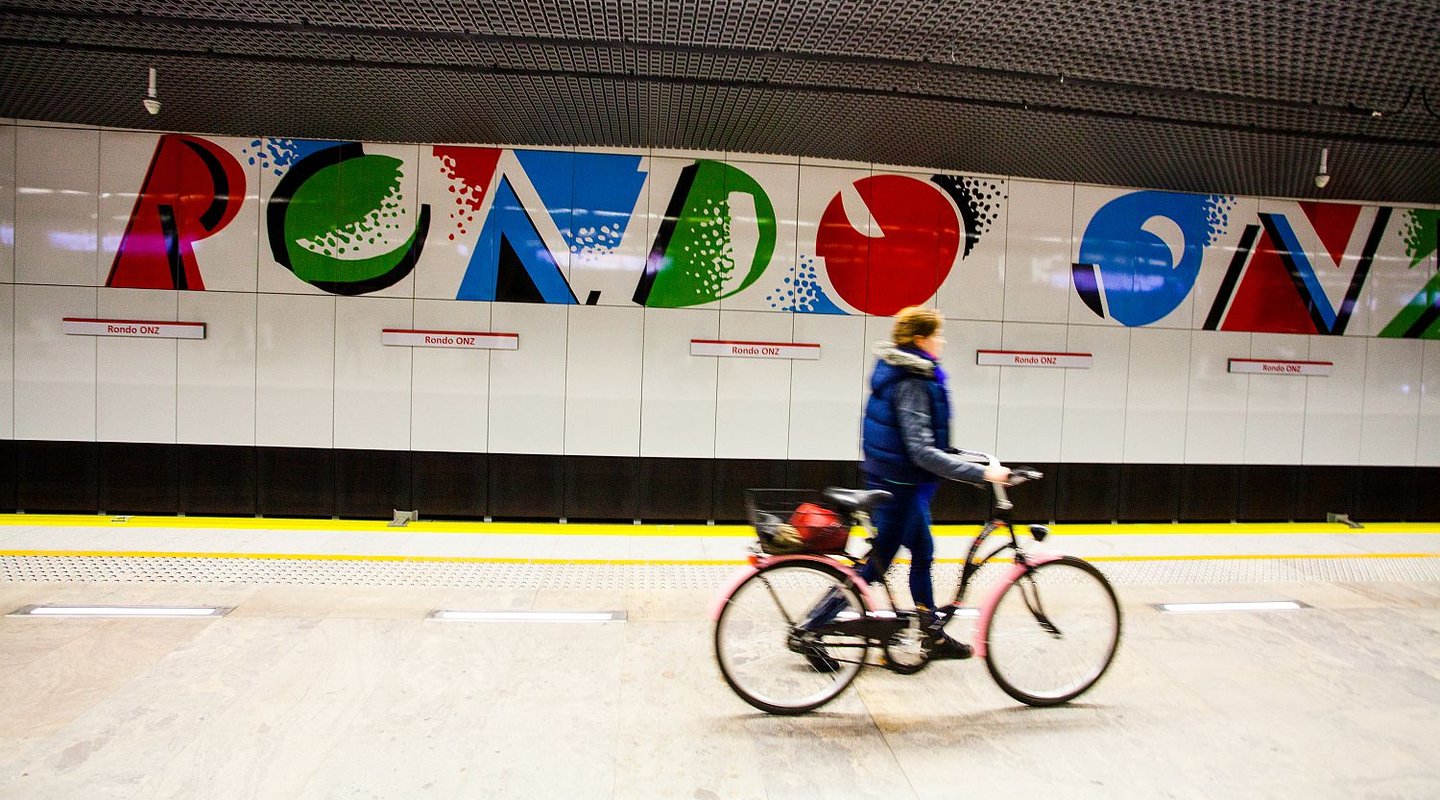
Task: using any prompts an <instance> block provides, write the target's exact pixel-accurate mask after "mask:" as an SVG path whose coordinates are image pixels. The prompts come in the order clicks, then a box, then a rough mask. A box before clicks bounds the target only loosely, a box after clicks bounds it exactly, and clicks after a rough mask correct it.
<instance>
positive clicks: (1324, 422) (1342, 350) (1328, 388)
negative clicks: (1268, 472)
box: [1300, 336, 1366, 464]
mask: <svg viewBox="0 0 1440 800" xmlns="http://www.w3.org/2000/svg"><path fill="white" fill-rule="evenodd" d="M1365 349H1366V347H1365V340H1364V339H1362V338H1359V337H1346V336H1316V337H1312V338H1311V339H1310V360H1313V361H1329V362H1331V363H1332V364H1334V366H1333V367H1332V368H1331V371H1330V375H1329V376H1328V377H1321V376H1315V377H1308V378H1301V379H1300V380H1303V381H1305V383H1306V384H1307V385H1306V387H1305V446H1304V450H1303V451H1302V452H1301V461H1302V463H1305V464H1356V463H1359V461H1360V422H1361V419H1362V418H1363V415H1364V411H1365Z"/></svg>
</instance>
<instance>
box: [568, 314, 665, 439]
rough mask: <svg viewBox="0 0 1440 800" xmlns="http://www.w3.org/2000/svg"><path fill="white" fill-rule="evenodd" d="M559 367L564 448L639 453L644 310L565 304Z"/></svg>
mask: <svg viewBox="0 0 1440 800" xmlns="http://www.w3.org/2000/svg"><path fill="white" fill-rule="evenodd" d="M568 323H569V324H568V341H567V345H566V366H565V452H566V453H568V454H573V455H615V456H637V455H639V454H640V386H641V367H642V363H643V362H642V358H643V353H644V350H643V346H644V340H645V309H643V308H638V307H636V308H619V307H596V308H585V307H582V306H571V307H570V315H569V320H568Z"/></svg>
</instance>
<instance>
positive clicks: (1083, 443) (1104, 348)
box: [1060, 325, 1130, 463]
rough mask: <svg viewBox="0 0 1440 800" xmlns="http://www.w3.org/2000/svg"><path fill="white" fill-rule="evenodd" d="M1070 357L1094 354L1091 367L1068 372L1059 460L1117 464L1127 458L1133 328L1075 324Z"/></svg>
mask: <svg viewBox="0 0 1440 800" xmlns="http://www.w3.org/2000/svg"><path fill="white" fill-rule="evenodd" d="M1065 352H1067V353H1090V354H1091V355H1092V356H1093V357H1092V359H1091V366H1090V369H1065V370H1060V372H1061V373H1062V374H1063V375H1064V376H1065V389H1064V398H1065V415H1064V419H1063V422H1062V425H1063V428H1062V434H1061V437H1060V460H1061V461H1084V462H1099V463H1116V462H1119V461H1122V460H1124V456H1125V398H1126V391H1127V386H1128V377H1129V373H1130V329H1129V328H1121V327H1104V328H1102V327H1097V326H1086V325H1072V326H1070V331H1069V335H1068V339H1067V342H1066V346H1065Z"/></svg>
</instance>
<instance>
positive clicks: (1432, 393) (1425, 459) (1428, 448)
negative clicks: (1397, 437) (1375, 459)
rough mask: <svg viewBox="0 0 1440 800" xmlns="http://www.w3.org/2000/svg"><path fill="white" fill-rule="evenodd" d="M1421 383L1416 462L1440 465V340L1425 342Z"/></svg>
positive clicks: (1428, 465)
mask: <svg viewBox="0 0 1440 800" xmlns="http://www.w3.org/2000/svg"><path fill="white" fill-rule="evenodd" d="M1422 375H1423V377H1422V379H1421V383H1420V426H1419V427H1420V438H1419V440H1418V442H1417V443H1416V451H1415V463H1416V464H1418V465H1420V466H1424V467H1437V466H1440V341H1436V340H1433V339H1432V340H1430V341H1427V342H1425V363H1424V367H1423V370H1422Z"/></svg>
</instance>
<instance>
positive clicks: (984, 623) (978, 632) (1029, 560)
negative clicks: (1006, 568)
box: [975, 553, 1063, 658]
mask: <svg viewBox="0 0 1440 800" xmlns="http://www.w3.org/2000/svg"><path fill="white" fill-rule="evenodd" d="M1061 558H1063V556H1059V555H1056V554H1054V553H1039V554H1036V555H1027V556H1026V563H1024V564H1021V563H1019V562H1016V563H1015V564H1012V565H1011V567H1010V572H1009V573H1008V574H1006V576H1005V579H1004V580H1002V581H1000V582H999V583H997V584H995V586H994V587H993V588H991V589H990V592H989V594H987V595H985V599H984V600H982V601H980V624H979V625H978V626H977V627H976V628H975V655H976V656H978V657H980V658H984V657H985V650H986V647H985V640H986V638H987V637H988V636H989V634H990V620H991V619H992V618H993V617H994V616H995V606H996V605H997V604H999V602H1000V595H1002V594H1004V593H1005V590H1006V589H1008V588H1010V585H1011V584H1013V583H1014V582H1015V581H1017V580H1019V579H1020V576H1021V575H1024V574H1025V571H1026V570H1027V569H1029V568H1030V567H1037V566H1039V565H1041V564H1048V563H1050V562H1051V561H1059V560H1060V559H1061Z"/></svg>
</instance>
